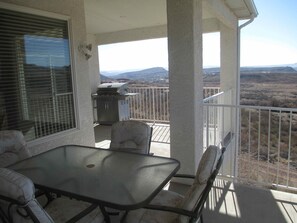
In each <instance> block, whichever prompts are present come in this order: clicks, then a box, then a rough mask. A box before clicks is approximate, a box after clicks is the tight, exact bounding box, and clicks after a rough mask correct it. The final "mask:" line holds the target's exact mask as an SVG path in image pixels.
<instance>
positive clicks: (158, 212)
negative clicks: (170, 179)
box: [122, 146, 225, 223]
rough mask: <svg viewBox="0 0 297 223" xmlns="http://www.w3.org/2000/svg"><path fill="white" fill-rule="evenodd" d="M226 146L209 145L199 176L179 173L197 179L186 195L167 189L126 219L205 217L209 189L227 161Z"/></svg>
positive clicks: (170, 221)
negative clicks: (204, 210) (224, 157)
mask: <svg viewBox="0 0 297 223" xmlns="http://www.w3.org/2000/svg"><path fill="white" fill-rule="evenodd" d="M224 151H225V148H222V149H219V148H218V147H216V146H209V147H208V148H207V150H206V151H205V152H204V154H203V156H202V158H201V161H200V163H199V166H198V169H197V172H196V176H191V175H183V174H178V175H176V177H183V178H192V179H194V183H193V184H192V186H191V187H190V188H189V190H188V191H187V193H186V195H185V196H182V195H180V194H178V193H175V192H173V191H168V190H163V191H161V192H160V193H159V194H158V195H157V197H156V198H155V199H154V200H153V201H152V202H151V203H150V205H148V206H146V209H139V210H135V211H130V212H127V213H126V215H124V216H123V218H122V222H125V223H134V222H135V223H136V222H137V223H150V222H155V223H185V222H197V221H199V220H201V222H203V219H202V210H203V207H204V203H205V201H206V199H207V197H208V194H209V191H210V190H211V187H212V185H213V182H214V180H215V178H216V176H217V174H218V171H219V169H220V167H221V164H222V161H223V153H224Z"/></svg>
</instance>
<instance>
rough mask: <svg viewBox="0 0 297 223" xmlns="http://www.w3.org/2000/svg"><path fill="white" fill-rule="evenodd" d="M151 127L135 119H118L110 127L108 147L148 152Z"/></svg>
mask: <svg viewBox="0 0 297 223" xmlns="http://www.w3.org/2000/svg"><path fill="white" fill-rule="evenodd" d="M152 131H153V128H152V127H150V126H149V125H148V124H146V123H144V122H141V121H135V120H127V121H119V122H116V123H114V124H113V125H112V127H111V142H110V148H111V149H114V150H121V151H126V152H135V153H142V154H149V152H150V144H151V138H152Z"/></svg>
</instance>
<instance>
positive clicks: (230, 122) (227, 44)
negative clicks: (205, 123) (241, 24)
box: [220, 24, 239, 176]
mask: <svg viewBox="0 0 297 223" xmlns="http://www.w3.org/2000/svg"><path fill="white" fill-rule="evenodd" d="M220 27H221V28H220V29H221V75H220V77H221V89H222V91H224V92H227V91H230V90H231V92H230V93H231V94H224V102H222V103H224V104H229V105H237V94H238V91H239V86H238V85H239V74H238V66H239V55H238V52H239V51H238V47H239V44H238V36H237V35H238V32H237V29H238V28H237V26H235V27H232V28H230V27H227V26H225V25H224V24H221V26H220ZM223 114H224V117H222V120H224V123H223V125H222V126H223V127H224V129H221V133H220V134H222V137H223V138H224V137H226V136H227V135H228V134H231V135H234V133H237V131H238V129H237V115H238V114H237V109H229V108H225V109H224V113H223ZM237 136H238V135H237V134H236V136H235V139H234V138H233V139H234V140H232V141H231V142H230V144H229V145H224V146H228V147H227V152H226V154H225V159H224V164H223V167H222V169H223V170H224V174H228V175H230V176H234V175H235V171H236V168H235V167H236V142H237V138H236V137H237Z"/></svg>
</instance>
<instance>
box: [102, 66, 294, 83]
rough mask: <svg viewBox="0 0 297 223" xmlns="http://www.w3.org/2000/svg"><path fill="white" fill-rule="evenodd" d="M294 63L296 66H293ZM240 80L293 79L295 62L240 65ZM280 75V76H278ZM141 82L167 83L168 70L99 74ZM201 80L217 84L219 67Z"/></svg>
mask: <svg viewBox="0 0 297 223" xmlns="http://www.w3.org/2000/svg"><path fill="white" fill-rule="evenodd" d="M294 65H296V67H294ZM240 73H241V80H242V81H248V82H249V81H251V80H254V81H255V80H257V81H269V82H273V81H277V80H279V79H280V78H281V79H282V81H288V82H290V81H293V80H294V81H295V79H296V77H297V64H293V65H292V66H276V67H242V68H241V69H240ZM280 75H281V77H280ZM295 76H296V77H295ZM123 80H125V81H126V82H128V81H129V80H130V81H131V82H143V83H168V71H167V70H166V69H165V68H163V67H153V68H149V69H144V70H138V71H130V72H124V73H119V74H116V75H112V76H106V75H105V73H104V75H102V74H101V81H102V82H116V81H123ZM203 80H204V83H205V84H207V83H209V84H215V85H218V84H219V83H220V68H218V67H215V68H205V69H203Z"/></svg>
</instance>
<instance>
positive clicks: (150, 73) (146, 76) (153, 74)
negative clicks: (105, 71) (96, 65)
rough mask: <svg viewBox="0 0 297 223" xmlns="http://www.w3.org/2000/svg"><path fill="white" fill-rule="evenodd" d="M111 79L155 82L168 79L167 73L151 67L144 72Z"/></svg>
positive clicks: (159, 68) (118, 75) (115, 76)
mask: <svg viewBox="0 0 297 223" xmlns="http://www.w3.org/2000/svg"><path fill="white" fill-rule="evenodd" d="M112 78H113V79H130V80H138V81H146V82H155V81H156V80H157V81H158V80H159V81H161V80H165V79H168V71H167V70H166V69H164V68H163V67H153V68H149V69H145V70H139V71H133V72H126V73H121V74H117V75H114V76H112Z"/></svg>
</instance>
